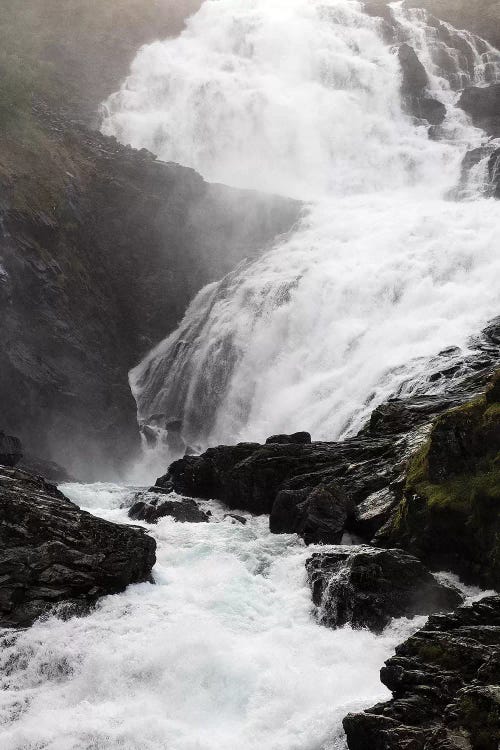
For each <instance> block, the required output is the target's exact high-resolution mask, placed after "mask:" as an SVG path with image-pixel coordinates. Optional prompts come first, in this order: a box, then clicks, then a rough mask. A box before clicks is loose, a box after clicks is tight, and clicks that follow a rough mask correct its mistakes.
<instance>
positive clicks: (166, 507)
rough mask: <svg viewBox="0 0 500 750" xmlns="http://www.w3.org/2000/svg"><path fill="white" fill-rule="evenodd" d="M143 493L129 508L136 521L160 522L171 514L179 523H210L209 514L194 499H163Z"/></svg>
mask: <svg viewBox="0 0 500 750" xmlns="http://www.w3.org/2000/svg"><path fill="white" fill-rule="evenodd" d="M148 495H149V493H143V494H141V495H139V496H138V497H139V498H140V499H136V502H135V503H134V505H133V506H132V507H131V508H130V510H129V513H128V515H129V518H132V519H133V520H134V521H146V522H147V523H158V521H159V520H160V518H165V517H166V516H170V517H171V518H174V519H175V520H176V521H178V522H179V523H208V520H209V516H208V514H207V513H204V512H203V511H202V510H201V508H200V507H199V506H198V505H197V503H195V501H194V500H190V499H189V498H178V499H177V498H176V499H175V500H174V499H169V500H163V499H161V498H158V497H151V498H150V496H149V497H148Z"/></svg>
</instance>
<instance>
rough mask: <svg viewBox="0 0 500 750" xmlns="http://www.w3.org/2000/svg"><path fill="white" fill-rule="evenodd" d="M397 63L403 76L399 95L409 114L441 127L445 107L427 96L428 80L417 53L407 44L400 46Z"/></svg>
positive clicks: (444, 115)
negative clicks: (400, 94)
mask: <svg viewBox="0 0 500 750" xmlns="http://www.w3.org/2000/svg"><path fill="white" fill-rule="evenodd" d="M398 57H399V63H400V65H401V72H402V75H403V78H402V83H401V93H402V96H403V101H404V103H405V105H406V107H407V109H408V110H409V112H410V113H411V114H412V115H413V116H414V117H418V118H420V119H424V120H427V122H428V123H429V124H430V125H433V126H436V125H441V123H442V122H443V120H444V119H445V117H446V107H445V105H444V104H443V103H442V102H439V101H438V100H437V99H434V98H433V97H431V96H429V95H428V94H427V93H426V92H427V86H428V85H429V78H428V76H427V72H426V70H425V68H424V66H423V65H422V63H421V62H420V60H419V58H418V55H417V53H416V52H415V50H414V49H413V47H410V45H409V44H406V43H405V44H402V45H401V46H400V47H399V50H398Z"/></svg>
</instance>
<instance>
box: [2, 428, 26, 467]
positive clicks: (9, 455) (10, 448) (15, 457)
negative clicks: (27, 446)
mask: <svg viewBox="0 0 500 750" xmlns="http://www.w3.org/2000/svg"><path fill="white" fill-rule="evenodd" d="M22 457H23V446H22V445H21V441H20V440H19V438H16V437H12V435H6V434H5V432H0V465H2V466H16V465H17V464H18V463H19V461H20V460H21V459H22Z"/></svg>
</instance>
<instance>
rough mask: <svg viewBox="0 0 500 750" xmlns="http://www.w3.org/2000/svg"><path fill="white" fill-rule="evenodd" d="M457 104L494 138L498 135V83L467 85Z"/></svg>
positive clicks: (499, 113)
mask: <svg viewBox="0 0 500 750" xmlns="http://www.w3.org/2000/svg"><path fill="white" fill-rule="evenodd" d="M458 106H459V107H461V108H462V109H463V110H465V111H466V112H468V114H470V116H471V117H472V120H473V122H474V124H475V125H477V126H478V127H480V128H482V129H483V130H485V131H486V132H487V133H488V134H489V135H491V136H493V137H494V138H498V137H499V136H500V83H494V84H491V85H490V86H482V87H480V86H469V87H468V88H466V89H465V91H464V92H463V93H462V95H461V97H460V99H459V101H458Z"/></svg>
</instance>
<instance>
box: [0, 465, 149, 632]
mask: <svg viewBox="0 0 500 750" xmlns="http://www.w3.org/2000/svg"><path fill="white" fill-rule="evenodd" d="M155 549H156V544H155V541H154V540H153V539H151V537H149V536H147V535H146V534H145V533H144V532H143V530H142V529H137V528H133V527H130V526H120V525H118V524H114V523H109V522H108V521H103V520H102V519H100V518H96V517H94V516H92V515H90V513H86V512H84V511H82V510H80V509H79V508H78V507H77V506H76V505H74V504H73V503H72V502H70V501H69V500H68V499H67V498H66V497H64V495H63V494H62V493H61V492H59V490H57V489H56V488H55V487H54V486H53V485H51V484H49V483H47V482H46V481H45V480H43V479H41V478H40V477H33V476H31V475H30V474H26V473H25V472H22V471H20V470H18V469H8V468H0V625H1V626H5V627H24V626H28V625H31V624H32V623H33V622H34V620H36V619H37V618H38V617H40V616H41V615H43V614H45V613H48V612H50V611H51V610H52V608H53V607H54V605H58V604H61V603H64V604H70V605H75V606H77V608H79V609H81V608H82V607H83V608H85V607H87V606H90V605H91V604H92V603H94V602H95V601H96V599H97V598H98V597H100V596H104V595H105V594H113V593H117V592H119V591H123V590H124V589H125V588H126V586H128V585H129V584H130V583H139V582H141V581H149V580H151V569H152V567H153V565H154V563H155Z"/></svg>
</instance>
